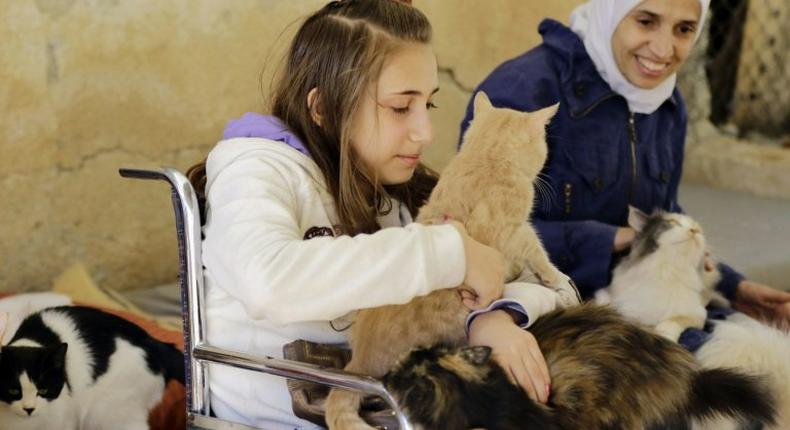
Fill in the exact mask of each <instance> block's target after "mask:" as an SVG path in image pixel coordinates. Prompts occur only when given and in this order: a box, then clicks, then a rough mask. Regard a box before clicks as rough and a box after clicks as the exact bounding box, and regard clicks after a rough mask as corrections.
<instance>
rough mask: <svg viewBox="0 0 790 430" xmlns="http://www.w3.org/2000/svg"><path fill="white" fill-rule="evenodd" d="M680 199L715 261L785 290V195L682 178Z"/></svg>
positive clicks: (789, 220) (788, 263)
mask: <svg viewBox="0 0 790 430" xmlns="http://www.w3.org/2000/svg"><path fill="white" fill-rule="evenodd" d="M680 204H681V206H682V207H683V209H684V210H685V211H686V213H688V214H689V215H691V216H693V217H694V218H695V219H696V220H697V221H698V222H699V223H700V224H701V225H702V228H703V230H704V231H705V236H706V238H707V241H708V243H709V244H710V246H711V248H712V250H713V252H714V255H715V256H716V257H717V258H718V259H719V260H721V261H724V262H726V263H728V264H730V265H731V266H732V267H734V268H735V269H737V270H739V271H740V272H742V273H743V274H744V275H746V276H747V277H748V278H750V279H753V280H755V281H760V282H763V283H765V284H768V285H771V286H773V287H776V288H781V289H784V290H788V291H790V200H787V199H770V198H764V197H756V196H754V195H751V194H743V193H738V192H733V191H725V190H720V189H713V188H709V187H706V186H701V185H692V184H687V183H683V184H681V187H680Z"/></svg>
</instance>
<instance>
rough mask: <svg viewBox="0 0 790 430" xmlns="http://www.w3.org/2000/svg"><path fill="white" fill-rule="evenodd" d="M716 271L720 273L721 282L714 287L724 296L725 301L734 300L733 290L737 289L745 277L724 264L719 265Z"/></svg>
mask: <svg viewBox="0 0 790 430" xmlns="http://www.w3.org/2000/svg"><path fill="white" fill-rule="evenodd" d="M718 269H719V272H720V273H721V280H720V281H719V283H718V284H717V285H716V289H717V290H718V291H719V292H720V293H722V294H724V297H726V298H727V300H735V290H737V289H738V284H740V283H741V281H743V280H744V279H745V277H744V276H743V275H742V274H740V273H739V272H737V271H736V270H735V269H733V268H732V267H730V266H728V265H726V264H724V263H719V264H718Z"/></svg>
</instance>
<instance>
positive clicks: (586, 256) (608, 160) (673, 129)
mask: <svg viewBox="0 0 790 430" xmlns="http://www.w3.org/2000/svg"><path fill="white" fill-rule="evenodd" d="M539 32H540V34H541V35H542V36H543V43H542V44H541V45H539V46H537V47H536V48H534V49H532V50H530V51H528V52H526V53H525V54H523V55H521V56H519V57H516V58H514V59H512V60H510V61H507V62H505V63H504V64H502V65H501V66H499V67H498V68H497V69H496V70H494V71H493V72H492V73H491V74H490V75H489V76H488V77H487V78H486V79H485V80H484V81H483V83H481V84H480V86H479V87H478V88H477V90H482V91H485V92H486V94H488V96H489V98H490V99H491V101H492V103H493V104H494V106H499V107H509V108H511V109H516V110H520V111H533V110H536V109H540V108H543V107H546V106H549V105H552V104H554V103H557V102H559V103H560V107H559V111H558V112H557V114H556V116H555V117H554V118H553V119H552V121H551V124H550V125H549V127H548V130H547V142H548V145H549V156H548V160H547V162H546V165H545V167H544V169H543V172H542V174H543V178H544V179H545V180H546V181H547V182H548V184H549V187H550V188H549V191H550V193H549V195H545V194H541V193H536V194H537V197H536V201H535V206H534V210H533V214H532V221H533V224H534V225H535V227H536V229H537V230H538V234H539V235H540V237H541V239H542V241H543V244H544V246H545V247H546V249H547V251H548V253H549V255H550V257H551V260H552V261H553V262H554V264H556V265H557V267H558V268H559V269H560V270H562V271H563V272H565V273H567V274H568V275H569V276H570V277H571V278H573V279H574V280H575V281H576V283H577V285H578V287H579V290H580V291H581V293H582V295H583V296H584V297H586V298H589V297H591V296H592V295H593V294H594V292H595V290H597V289H599V288H602V287H605V286H607V285H608V284H609V282H610V280H611V279H610V277H611V266H612V257H613V255H612V250H613V245H614V235H615V231H616V230H617V226H624V225H627V220H628V205H629V204H630V205H633V206H636V207H637V208H639V209H641V210H643V211H645V212H647V213H650V212H652V211H653V209H654V208H661V209H664V210H667V211H673V212H680V211H682V209H681V207H680V206H679V205H678V201H677V197H678V184H679V182H680V176H681V172H682V170H683V153H684V145H685V140H686V123H687V116H686V109H685V105H684V103H683V99H682V98H681V96H680V93H679V92H678V91H677V89H675V91H674V93H673V94H672V97H670V98H669V99H668V100H667V101H666V102H664V104H662V105H661V106H660V107H659V109H658V110H657V111H656V112H654V113H652V114H650V115H644V114H633V113H631V112H630V111H629V109H628V105H627V103H626V101H625V99H624V98H623V97H621V96H620V95H618V94H616V93H614V92H613V91H612V89H611V88H610V87H609V85H608V84H607V83H606V82H605V81H604V80H603V79H602V78H601V76H600V75H599V74H598V72H597V71H596V69H595V65H594V64H593V62H592V60H591V59H590V57H589V56H588V55H587V51H586V50H585V48H584V44H583V43H582V41H581V39H579V37H578V36H577V35H576V34H575V33H573V31H571V30H570V29H569V28H567V27H566V26H564V25H563V24H561V23H559V22H557V21H554V20H550V19H546V20H544V21H543V22H542V23H541V24H540V27H539ZM471 117H472V103H471V102H470V104H469V106H468V107H467V111H466V117H465V118H464V120H463V122H462V123H461V134H462V135H463V132H464V131H465V130H466V127H467V126H468V124H469V121H470V119H471ZM720 269H721V271H722V275H723V279H722V281H721V283H720V285H719V286H718V288H719V290H720V291H722V292H723V293H724V294H725V295H726V296H727V297H729V298H732V297H733V296H734V293H735V288H736V287H737V284H738V282H740V280H741V279H743V277H742V276H741V275H740V274H738V273H737V272H735V271H734V270H732V269H731V268H729V267H728V266H726V265H720Z"/></svg>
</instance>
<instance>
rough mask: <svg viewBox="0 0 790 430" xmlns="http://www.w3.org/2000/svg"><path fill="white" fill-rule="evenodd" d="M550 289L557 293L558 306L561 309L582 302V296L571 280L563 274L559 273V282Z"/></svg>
mask: <svg viewBox="0 0 790 430" xmlns="http://www.w3.org/2000/svg"><path fill="white" fill-rule="evenodd" d="M552 289H553V290H554V291H555V292H556V293H557V296H558V297H559V304H560V306H561V307H563V308H567V307H570V306H576V305H579V304H581V302H582V296H581V294H579V289H578V288H576V284H575V283H574V282H573V279H571V278H570V277H569V276H567V275H565V274H564V273H560V281H559V282H558V283H557V285H556V286H553V287H552Z"/></svg>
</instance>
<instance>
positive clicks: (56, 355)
mask: <svg viewBox="0 0 790 430" xmlns="http://www.w3.org/2000/svg"><path fill="white" fill-rule="evenodd" d="M68 349H69V344H68V343H65V342H61V343H60V344H59V345H55V346H52V347H50V349H49V359H50V363H51V364H52V365H54V366H55V367H62V366H64V365H65V364H66V351H67V350H68Z"/></svg>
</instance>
